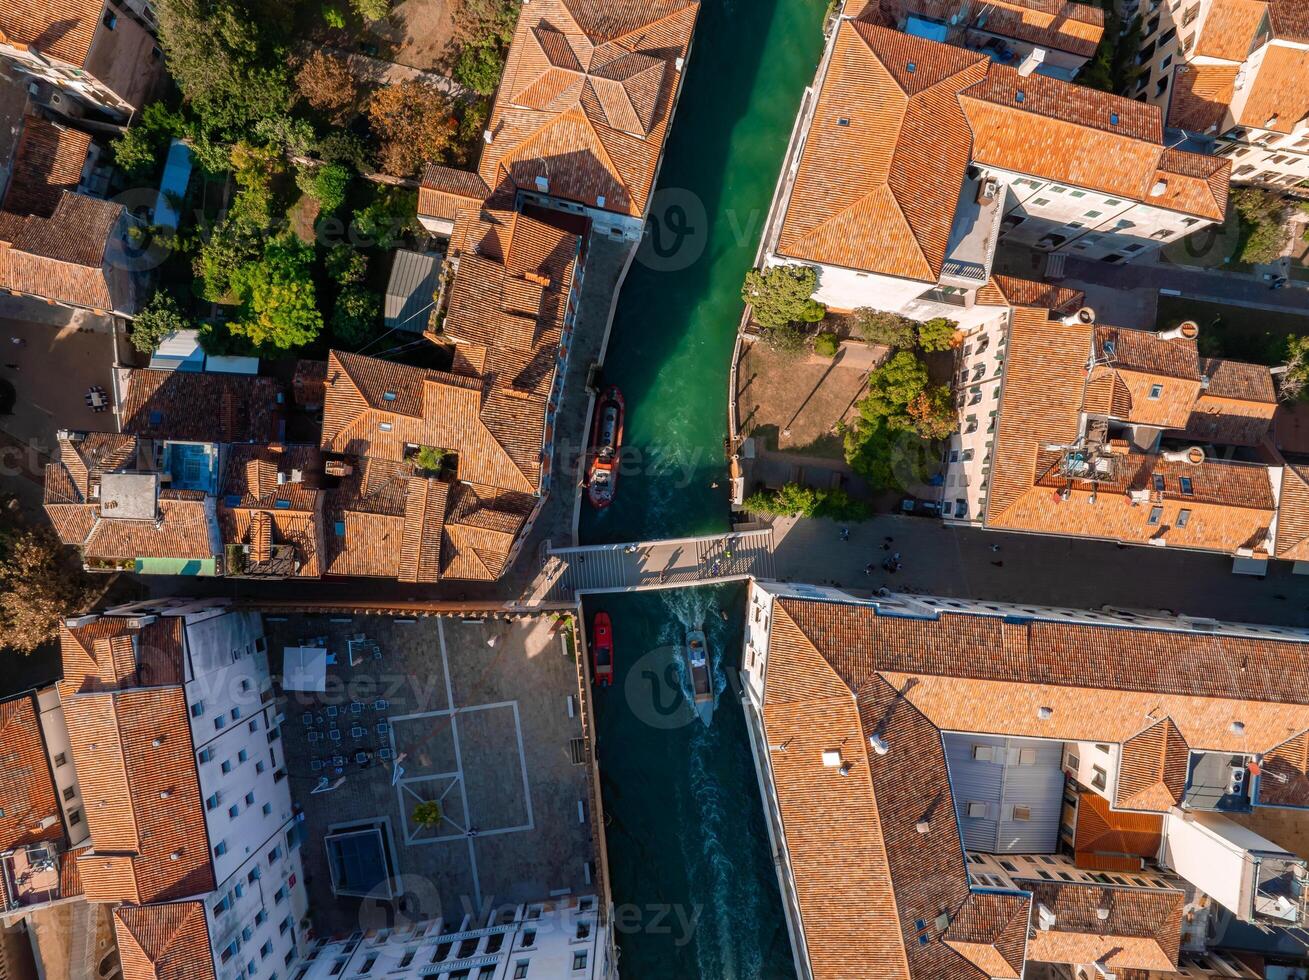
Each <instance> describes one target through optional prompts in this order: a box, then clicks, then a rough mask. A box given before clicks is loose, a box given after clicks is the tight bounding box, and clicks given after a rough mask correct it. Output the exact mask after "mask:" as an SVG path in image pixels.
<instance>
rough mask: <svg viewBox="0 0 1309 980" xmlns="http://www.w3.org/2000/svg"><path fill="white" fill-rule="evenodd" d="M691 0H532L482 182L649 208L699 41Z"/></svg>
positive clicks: (623, 210) (521, 23)
mask: <svg viewBox="0 0 1309 980" xmlns="http://www.w3.org/2000/svg"><path fill="white" fill-rule="evenodd" d="M698 12H699V5H698V4H697V3H695V2H693V0H640V2H638V0H620V2H618V3H612V2H611V3H603V4H602V3H600V2H598V0H536V2H533V3H532V4H530V5H524V6H523V8H522V13H521V14H520V16H519V18H518V25H517V27H516V28H515V31H514V39H513V43H512V44H511V45H510V48H509V59H508V63H507V64H506V66H505V71H504V76H503V78H502V79H501V82H500V89H499V92H498V94H497V96H496V103H495V108H494V110H493V111H492V114H491V119H490V122H489V123H488V124H487V129H488V130H489V131H490V132H491V133H492V134H493V139H492V141H491V142H490V143H489V144H487V145H486V146H485V147H484V148H483V151H482V159H481V162H480V165H479V167H478V171H479V173H480V174H481V177H482V180H483V181H484V182H485V183H486V185H487V186H488V187H490V188H491V189H493V190H495V189H498V188H499V187H501V186H502V185H503V184H504V183H506V182H507V183H508V184H510V185H512V186H514V187H519V188H523V189H525V190H529V191H531V190H536V189H537V181H538V178H541V179H544V180H548V182H549V188H548V189H549V193H550V194H551V195H552V196H555V197H562V198H567V199H570V200H574V201H580V202H582V203H584V204H587V205H589V206H593V207H600V208H602V209H605V210H609V211H616V212H618V213H620V214H632V215H638V216H639V215H644V213H645V211H646V208H647V206H648V203H649V200H650V194H651V192H652V191H653V186H654V177H655V173H656V171H657V169H658V166H659V160H660V157H661V154H662V150H663V141H664V135H665V132H666V130H667V127H668V122H669V119H670V118H671V116H672V112H673V102H674V97H675V95H676V92H677V90H678V87H679V83H680V75H681V59H682V58H684V57H685V56H686V54H687V52H688V50H689V48H690V43H691V35H692V32H693V31H694V28H695V19H696V15H697V14H698Z"/></svg>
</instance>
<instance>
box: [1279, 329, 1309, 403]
mask: <svg viewBox="0 0 1309 980" xmlns="http://www.w3.org/2000/svg"><path fill="white" fill-rule="evenodd" d="M1306 393H1309V336H1298V337H1287V338H1286V365H1285V371H1283V373H1282V380H1281V384H1280V385H1279V386H1278V394H1279V395H1280V396H1281V398H1282V400H1283V401H1288V402H1289V401H1295V400H1296V399H1297V398H1304V397H1305V395H1306Z"/></svg>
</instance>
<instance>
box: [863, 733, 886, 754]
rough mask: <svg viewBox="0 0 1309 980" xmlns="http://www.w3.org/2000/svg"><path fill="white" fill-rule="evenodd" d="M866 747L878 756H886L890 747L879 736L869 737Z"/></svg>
mask: <svg viewBox="0 0 1309 980" xmlns="http://www.w3.org/2000/svg"><path fill="white" fill-rule="evenodd" d="M868 745H869V747H870V748H872V750H873V751H874V752H876V753H877V754H878V755H886V753H888V752H890V751H891V746H890V745H889V744H887V741H886V739H884V738H882V736H881V735H869V736H868Z"/></svg>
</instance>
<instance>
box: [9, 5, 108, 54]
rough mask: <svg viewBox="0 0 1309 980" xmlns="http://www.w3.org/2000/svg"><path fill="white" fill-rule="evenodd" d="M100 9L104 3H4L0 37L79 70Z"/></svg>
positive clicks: (93, 36)
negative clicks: (33, 49) (34, 49)
mask: <svg viewBox="0 0 1309 980" xmlns="http://www.w3.org/2000/svg"><path fill="white" fill-rule="evenodd" d="M104 6H105V5H104V0H6V2H5V3H4V5H3V7H0V35H3V36H4V37H5V38H7V39H8V40H9V42H10V43H11V44H17V45H20V46H27V47H33V48H36V49H37V50H38V51H40V52H41V53H42V54H47V55H49V56H50V57H52V58H57V59H59V60H60V61H63V62H66V63H67V64H69V65H72V66H73V67H74V68H80V67H82V66H83V65H85V64H86V56H87V53H88V52H89V51H90V50H91V41H92V40H93V39H94V38H95V31H96V27H97V26H98V25H99V23H100V15H101V13H102V12H103V11H104Z"/></svg>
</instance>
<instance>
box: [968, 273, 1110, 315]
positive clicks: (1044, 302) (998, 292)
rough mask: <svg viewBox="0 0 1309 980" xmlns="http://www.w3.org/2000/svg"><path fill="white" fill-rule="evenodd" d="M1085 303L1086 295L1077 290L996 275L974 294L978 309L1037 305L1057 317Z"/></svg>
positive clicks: (1068, 313) (1073, 310) (1067, 313)
mask: <svg viewBox="0 0 1309 980" xmlns="http://www.w3.org/2000/svg"><path fill="white" fill-rule="evenodd" d="M1085 302H1086V293H1084V292H1082V290H1080V289H1072V288H1070V287H1068V286H1056V285H1054V284H1053V283H1048V282H1033V281H1032V280H1030V279H1018V278H1016V277H1014V276H1002V275H999V274H998V273H997V274H995V275H992V276H991V278H990V279H989V280H987V283H986V285H985V286H983V287H982V288H981V289H979V290H978V291H977V303H978V305H979V306H1039V307H1041V308H1043V309H1046V310H1049V311H1050V312H1052V313H1057V314H1059V315H1060V316H1069V315H1070V314H1072V313H1076V312H1077V310H1078V309H1080V308H1081V306H1082V305H1083V304H1084V303H1085Z"/></svg>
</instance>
